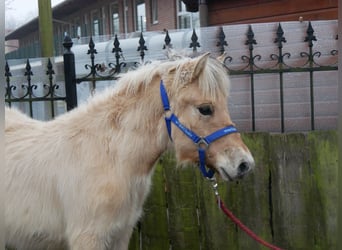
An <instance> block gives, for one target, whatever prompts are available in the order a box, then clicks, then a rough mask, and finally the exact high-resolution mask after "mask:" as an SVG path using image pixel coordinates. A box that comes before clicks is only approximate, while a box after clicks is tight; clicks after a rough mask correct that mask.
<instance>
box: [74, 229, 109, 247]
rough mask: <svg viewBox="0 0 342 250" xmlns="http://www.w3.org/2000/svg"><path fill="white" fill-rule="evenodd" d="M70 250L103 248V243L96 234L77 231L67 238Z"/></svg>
mask: <svg viewBox="0 0 342 250" xmlns="http://www.w3.org/2000/svg"><path fill="white" fill-rule="evenodd" d="M69 246H70V250H104V249H106V248H105V243H104V242H103V241H101V240H100V237H98V236H97V235H96V234H92V233H89V232H88V233H79V234H77V235H72V236H71V237H70V239H69Z"/></svg>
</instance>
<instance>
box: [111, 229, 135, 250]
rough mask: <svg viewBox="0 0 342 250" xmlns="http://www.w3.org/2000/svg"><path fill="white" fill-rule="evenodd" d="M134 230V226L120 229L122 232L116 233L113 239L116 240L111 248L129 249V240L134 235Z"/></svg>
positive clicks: (116, 249) (115, 249) (117, 249)
mask: <svg viewBox="0 0 342 250" xmlns="http://www.w3.org/2000/svg"><path fill="white" fill-rule="evenodd" d="M132 231H133V227H126V228H124V229H122V230H120V232H119V233H118V234H116V235H115V237H114V239H113V240H114V242H113V245H112V247H111V250H127V249H128V244H129V240H130V238H131V236H132Z"/></svg>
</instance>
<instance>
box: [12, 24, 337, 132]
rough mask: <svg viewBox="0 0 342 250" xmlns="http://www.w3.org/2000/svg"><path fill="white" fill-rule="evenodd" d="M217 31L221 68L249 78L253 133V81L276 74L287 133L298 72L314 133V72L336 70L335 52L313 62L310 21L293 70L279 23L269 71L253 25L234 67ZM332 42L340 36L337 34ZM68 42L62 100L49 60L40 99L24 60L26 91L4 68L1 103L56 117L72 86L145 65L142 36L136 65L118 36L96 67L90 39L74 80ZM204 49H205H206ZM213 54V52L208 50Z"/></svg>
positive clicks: (72, 101)
mask: <svg viewBox="0 0 342 250" xmlns="http://www.w3.org/2000/svg"><path fill="white" fill-rule="evenodd" d="M216 29H217V31H218V32H216V34H217V35H216V38H215V39H216V49H215V50H216V51H218V52H219V53H220V54H223V55H225V58H224V64H225V66H226V68H227V70H228V72H229V74H230V75H231V76H239V75H245V76H248V77H249V82H250V105H251V121H250V122H251V128H252V129H251V130H252V131H255V130H256V125H255V121H256V114H255V93H254V89H255V77H256V76H257V75H259V74H276V75H278V76H279V97H280V103H279V105H280V117H279V119H280V121H281V122H280V123H281V128H280V131H281V132H284V131H285V123H284V121H285V118H286V117H285V115H284V104H285V103H284V74H286V73H291V72H293V73H299V72H307V73H308V74H309V82H310V83H309V86H310V87H309V92H310V120H311V125H310V129H311V130H314V129H315V105H314V103H315V100H314V72H322V71H327V72H329V71H336V70H337V54H338V51H337V49H334V48H332V49H331V50H330V55H329V58H330V59H329V63H328V64H322V63H320V62H317V58H319V57H320V56H321V54H322V53H321V52H320V51H315V50H314V49H313V45H314V42H315V41H317V38H316V36H315V31H314V29H313V27H312V25H311V23H310V22H309V23H308V26H307V29H306V35H305V39H304V40H303V43H306V49H307V50H306V51H301V52H299V54H298V57H299V58H301V59H302V62H303V63H302V64H301V65H296V66H291V64H290V63H288V61H290V59H291V56H292V55H291V53H289V52H284V49H283V47H284V44H285V43H286V42H287V39H286V37H285V36H284V31H283V29H282V25H281V24H279V25H278V28H277V30H276V32H275V34H274V45H275V46H277V53H272V54H270V55H269V62H268V64H267V67H265V66H260V65H259V64H258V62H260V61H261V57H262V56H261V55H260V54H258V53H256V48H257V46H258V42H257V41H256V39H255V37H254V36H255V35H254V31H253V28H252V26H251V25H249V26H248V31H247V33H246V40H245V46H247V47H248V54H246V55H241V56H240V58H239V59H240V60H241V63H240V64H239V65H238V66H236V64H234V63H233V62H234V58H233V57H232V56H230V55H229V54H228V53H229V49H228V50H227V47H229V45H228V43H227V41H226V34H225V33H224V29H223V27H218V28H216ZM335 39H336V40H337V39H338V37H337V35H336V37H335ZM171 42H172V40H171V37H170V35H169V33H168V32H166V33H165V38H164V45H163V49H167V48H172V43H171ZM72 45H73V43H72V41H71V39H70V37H65V39H64V43H63V46H64V49H65V51H64V55H63V61H64V78H65V96H59V95H56V91H55V90H56V89H58V88H59V86H58V85H56V84H54V81H53V77H54V69H53V68H52V64H51V62H50V59H49V60H48V64H47V69H46V74H47V75H48V79H49V81H48V82H47V83H44V84H43V88H44V89H45V92H44V94H43V95H38V94H36V93H35V90H36V89H37V85H36V84H33V83H32V82H31V76H32V75H33V72H32V70H31V66H30V61H29V60H28V59H27V64H26V71H25V77H26V81H25V83H23V84H21V86H20V88H21V89H22V90H24V91H23V92H22V94H21V95H20V96H18V95H17V94H16V93H15V91H16V90H17V88H18V87H17V86H15V85H13V84H12V82H11V77H12V74H11V70H10V67H9V66H8V63H6V67H5V76H6V97H5V100H6V102H7V103H8V105H9V106H10V105H11V104H12V103H13V102H27V103H28V104H29V106H30V114H31V116H32V103H33V102H37V101H38V102H40V101H48V102H50V103H51V115H52V117H54V104H53V103H54V101H56V100H63V101H65V102H66V109H67V110H70V109H72V108H74V107H76V106H77V89H76V85H77V84H78V83H81V82H91V84H92V88H93V89H95V88H96V83H97V82H98V81H103V80H106V81H108V80H117V76H118V74H119V73H121V72H124V71H126V70H127V68H129V67H136V66H138V65H139V64H141V63H145V52H146V51H147V50H149V49H151V50H152V49H153V48H147V46H146V44H145V40H144V36H143V34H141V36H140V39H139V44H137V49H136V51H137V53H138V54H139V57H140V62H127V61H124V60H123V56H122V55H123V54H124V51H123V50H122V49H121V47H120V42H119V39H118V38H117V36H115V39H114V41H113V48H112V53H113V54H114V57H115V61H114V62H110V63H109V64H108V65H104V64H100V63H97V61H96V54H97V50H96V48H95V44H94V42H93V39H92V38H90V42H89V49H88V52H87V54H88V55H89V60H90V64H86V65H85V68H86V69H87V70H88V71H89V73H88V74H86V75H85V76H82V77H77V76H76V72H75V55H74V54H73V52H72V50H71V48H72ZM188 46H189V48H191V49H192V52H193V53H197V50H198V48H200V47H201V44H200V42H199V39H198V36H197V34H196V31H195V30H193V33H192V36H191V41H189V45H188ZM204 50H206V48H204ZM211 50H212V49H211Z"/></svg>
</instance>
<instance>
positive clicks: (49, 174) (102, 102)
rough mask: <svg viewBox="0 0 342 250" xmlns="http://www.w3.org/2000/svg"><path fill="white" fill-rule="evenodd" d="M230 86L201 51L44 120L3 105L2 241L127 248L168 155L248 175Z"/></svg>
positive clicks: (23, 245)
mask: <svg viewBox="0 0 342 250" xmlns="http://www.w3.org/2000/svg"><path fill="white" fill-rule="evenodd" d="M229 84H230V83H229V77H228V74H227V71H226V69H225V68H224V66H223V65H222V63H221V62H219V61H218V60H217V59H215V58H212V57H211V56H210V55H209V54H208V53H206V54H203V55H200V56H197V57H194V58H190V57H183V58H178V59H176V60H165V61H160V62H151V63H150V64H147V65H143V66H140V67H139V68H138V69H136V70H134V71H129V72H127V73H125V74H123V75H122V76H121V77H120V79H119V80H118V82H116V83H115V85H114V86H113V87H111V88H108V89H107V90H105V91H103V92H102V93H98V94H96V95H95V96H93V97H91V98H90V99H89V100H88V101H87V103H85V104H82V105H80V106H79V107H77V108H75V109H73V110H71V111H69V112H67V113H65V114H62V115H59V116H57V117H56V118H54V119H53V120H50V121H38V120H34V119H32V118H30V117H28V116H26V115H25V114H23V113H21V112H20V111H18V110H15V109H13V108H6V109H5V117H6V119H5V155H6V164H5V166H6V167H5V171H4V173H5V178H4V179H5V204H6V206H5V225H6V226H5V238H6V239H5V240H6V245H7V246H8V247H13V248H16V249H18V250H21V249H25V250H30V249H35V250H37V249H72V250H85V249H89V250H95V249H96V250H99V249H116V250H123V249H127V248H128V244H129V239H130V236H131V234H132V231H133V228H134V226H135V225H136V223H137V221H138V220H139V219H140V217H141V216H142V210H143V204H144V201H145V199H146V197H147V195H148V193H149V190H150V186H151V177H152V175H153V172H154V168H155V165H156V164H155V163H156V162H157V161H158V159H159V157H160V156H161V155H162V153H163V152H165V151H167V150H173V151H174V154H175V157H176V159H177V162H178V164H177V166H181V165H183V164H193V165H196V164H199V163H200V162H201V164H200V165H203V164H205V166H204V168H203V166H202V168H203V169H202V170H203V171H204V172H203V173H204V174H208V173H209V172H210V171H211V174H210V175H211V176H210V178H211V177H212V174H216V175H217V176H219V178H221V179H223V180H224V181H232V180H235V179H237V178H241V177H242V176H244V175H245V174H247V173H248V172H249V171H250V170H252V169H253V168H254V165H255V164H254V159H253V156H252V155H251V153H250V151H249V149H248V148H247V146H246V145H245V144H244V142H243V141H242V139H241V136H240V133H239V132H238V131H237V130H236V129H235V126H234V123H233V122H232V120H231V117H230V115H229V110H228V97H229ZM228 130H229V131H230V132H227V131H228ZM208 135H209V136H208ZM203 160H204V162H203ZM208 176H209V174H208Z"/></svg>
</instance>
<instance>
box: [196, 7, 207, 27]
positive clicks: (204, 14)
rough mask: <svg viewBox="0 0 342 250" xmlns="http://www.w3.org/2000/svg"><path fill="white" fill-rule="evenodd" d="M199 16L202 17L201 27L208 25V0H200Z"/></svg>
mask: <svg viewBox="0 0 342 250" xmlns="http://www.w3.org/2000/svg"><path fill="white" fill-rule="evenodd" d="M198 2H199V3H198V4H199V8H198V10H199V18H200V27H207V26H208V25H209V24H208V4H207V0H199V1H198Z"/></svg>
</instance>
